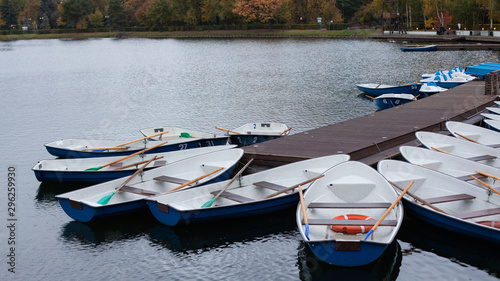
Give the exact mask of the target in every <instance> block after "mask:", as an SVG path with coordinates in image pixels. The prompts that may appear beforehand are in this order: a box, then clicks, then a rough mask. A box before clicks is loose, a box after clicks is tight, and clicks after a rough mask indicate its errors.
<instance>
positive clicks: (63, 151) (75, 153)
mask: <svg viewBox="0 0 500 281" xmlns="http://www.w3.org/2000/svg"><path fill="white" fill-rule="evenodd" d="M198 146H199V141H192V140H190V141H188V142H183V143H173V144H170V145H169V144H166V145H162V146H159V147H157V148H154V149H151V150H148V151H146V152H145V154H152V153H162V152H170V151H176V150H181V149H190V148H196V147H198ZM45 148H46V149H47V152H49V153H50V154H52V155H54V156H57V157H60V158H89V157H109V156H127V155H130V154H132V153H135V152H138V151H140V150H143V149H144V147H141V148H137V149H128V150H125V151H81V150H74V149H68V148H63V147H55V146H49V145H46V146H45Z"/></svg>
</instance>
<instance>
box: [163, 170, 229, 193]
mask: <svg viewBox="0 0 500 281" xmlns="http://www.w3.org/2000/svg"><path fill="white" fill-rule="evenodd" d="M222 169H224V167H221V168H219V169H217V170H215V171H212V172H210V173H208V174H205V175H203V176H201V177H197V178H195V179H194V180H191V181H188V182H186V183H184V184H182V185H179V186H177V187H174V188H172V189H170V190H167V191H165V192H163V194H165V193H169V192H172V191H177V190H179V189H181V188H183V187H186V186H188V185H190V184H192V183H194V182H197V181H199V180H201V179H203V178H206V177H208V176H210V175H212V174H215V173H217V172H218V171H220V170H222Z"/></svg>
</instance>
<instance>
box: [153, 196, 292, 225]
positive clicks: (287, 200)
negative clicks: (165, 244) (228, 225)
mask: <svg viewBox="0 0 500 281" xmlns="http://www.w3.org/2000/svg"><path fill="white" fill-rule="evenodd" d="M298 201H299V195H298V193H292V194H289V195H286V196H280V197H276V198H274V199H268V200H263V201H256V202H253V203H246V204H236V205H228V206H221V207H212V208H202V209H194V210H187V211H180V210H178V209H176V208H173V207H170V206H168V205H164V204H162V203H158V202H157V201H148V202H147V203H148V206H149V209H150V211H151V213H152V214H153V216H154V217H155V218H156V219H157V220H158V221H159V222H161V223H163V224H165V225H168V226H175V225H187V224H191V223H203V222H211V221H217V220H226V219H235V218H244V217H251V216H258V215H263V214H269V213H272V212H277V211H281V210H285V209H287V208H292V207H294V206H296V205H297V202H298Z"/></svg>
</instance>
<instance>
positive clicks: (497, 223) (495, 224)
mask: <svg viewBox="0 0 500 281" xmlns="http://www.w3.org/2000/svg"><path fill="white" fill-rule="evenodd" d="M477 223H479V224H481V225H486V226H490V227H494V228H500V221H478V222H477Z"/></svg>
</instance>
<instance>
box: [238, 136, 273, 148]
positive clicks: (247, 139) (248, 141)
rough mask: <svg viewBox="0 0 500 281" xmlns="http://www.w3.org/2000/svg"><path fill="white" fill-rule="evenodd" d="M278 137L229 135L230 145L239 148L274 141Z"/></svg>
mask: <svg viewBox="0 0 500 281" xmlns="http://www.w3.org/2000/svg"><path fill="white" fill-rule="evenodd" d="M279 137H280V136H269V135H231V143H232V144H236V145H238V146H239V147H241V146H247V145H252V144H256V143H261V142H265V141H269V140H274V139H277V138H279Z"/></svg>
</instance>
